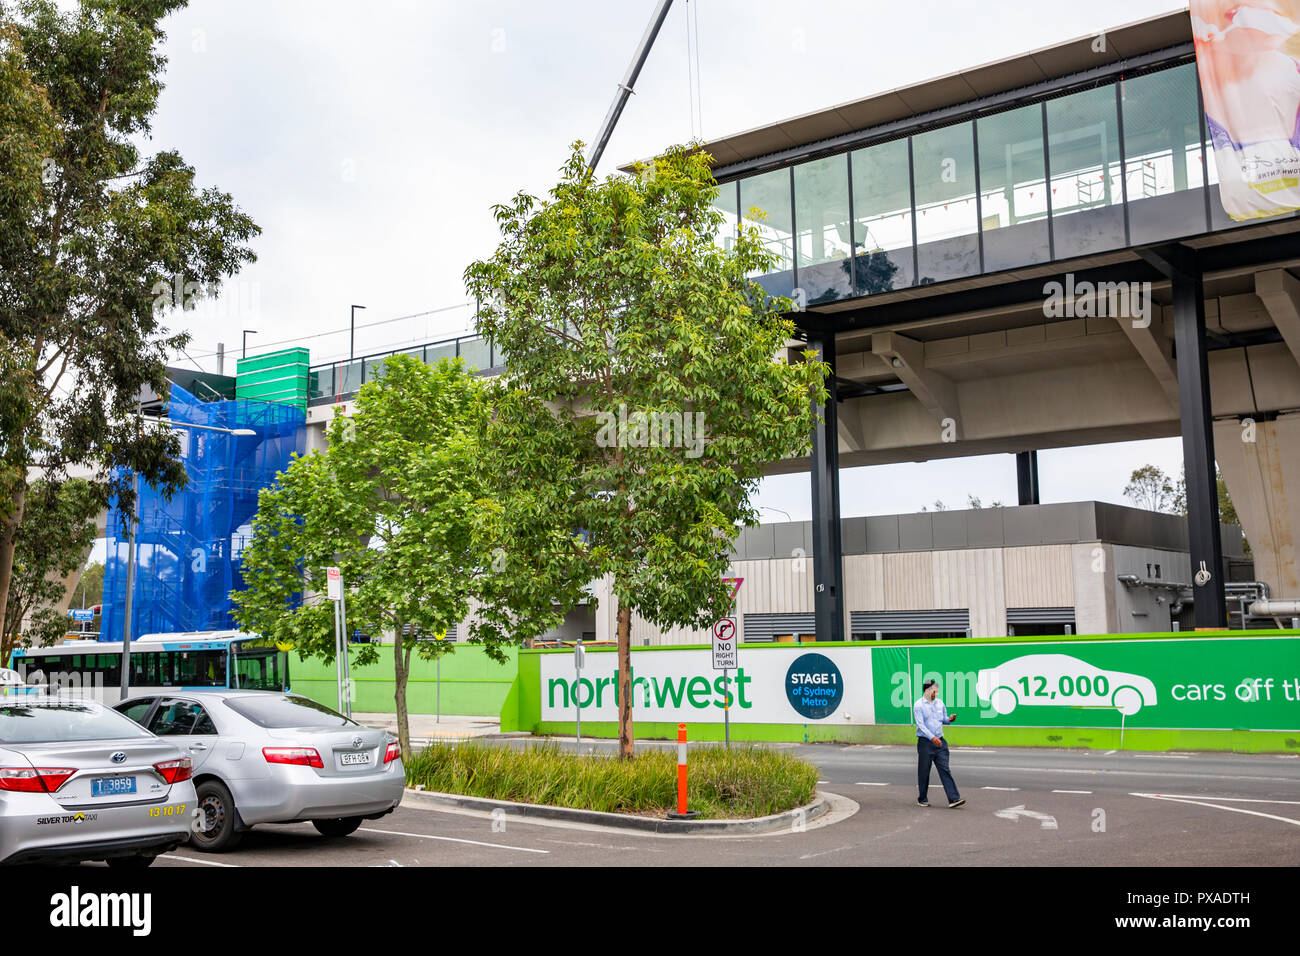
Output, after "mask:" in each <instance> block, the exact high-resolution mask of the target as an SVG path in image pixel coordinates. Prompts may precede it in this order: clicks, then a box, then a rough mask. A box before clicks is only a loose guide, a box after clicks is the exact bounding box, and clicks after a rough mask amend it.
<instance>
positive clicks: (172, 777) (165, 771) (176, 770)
mask: <svg viewBox="0 0 1300 956" xmlns="http://www.w3.org/2000/svg"><path fill="white" fill-rule="evenodd" d="M153 768H154V769H155V770H157V771H158V773H159V775H160V776H161V777H162V778H163V779H164V780H166V781H167V782H168V783H180V782H181V781H182V780H188V779H190V777H191V776H193V774H194V765H193V764H191V763H190V758H189V757H181V758H180V759H179V760H164V761H163V762H162V763H156V764H154V765H153Z"/></svg>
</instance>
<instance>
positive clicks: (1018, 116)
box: [977, 104, 1051, 272]
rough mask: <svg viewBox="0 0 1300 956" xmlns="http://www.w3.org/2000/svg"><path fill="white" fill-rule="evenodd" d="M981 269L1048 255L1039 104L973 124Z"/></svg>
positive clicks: (1024, 262) (1009, 265)
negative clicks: (981, 237)
mask: <svg viewBox="0 0 1300 956" xmlns="http://www.w3.org/2000/svg"><path fill="white" fill-rule="evenodd" d="M977 130H978V132H979V154H980V155H979V160H980V201H981V207H980V215H981V217H982V220H983V223H982V224H983V231H984V271H985V272H997V271H998V270H1000V269H1011V268H1014V267H1015V266H1023V265H1028V264H1030V263H1033V262H1046V261H1047V259H1048V258H1049V257H1050V255H1051V253H1050V249H1049V245H1048V239H1047V174H1046V157H1045V155H1044V153H1043V108H1042V106H1040V105H1038V104H1034V105H1033V106H1024V107H1021V108H1020V109H1017V110H1008V111H1007V112H1005V113H997V114H995V115H993V116H986V117H983V118H982V119H980V120H979V121H978V122H977Z"/></svg>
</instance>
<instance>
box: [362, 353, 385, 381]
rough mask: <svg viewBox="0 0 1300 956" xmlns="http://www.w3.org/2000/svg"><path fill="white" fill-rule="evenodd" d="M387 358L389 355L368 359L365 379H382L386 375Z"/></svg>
mask: <svg viewBox="0 0 1300 956" xmlns="http://www.w3.org/2000/svg"><path fill="white" fill-rule="evenodd" d="M385 358H387V356H381V357H380V358H372V359H366V372H365V381H367V382H373V381H375V380H376V379H381V378H383V377H384V359H385Z"/></svg>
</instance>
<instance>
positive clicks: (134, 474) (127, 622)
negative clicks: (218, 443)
mask: <svg viewBox="0 0 1300 956" xmlns="http://www.w3.org/2000/svg"><path fill="white" fill-rule="evenodd" d="M136 416H137V417H138V418H144V417H145V416H143V415H141V414H140V413H139V412H138V411H137V412H136ZM149 421H154V419H149ZM157 423H158V424H159V425H165V426H166V427H168V428H197V429H200V430H202V431H209V432H223V433H225V434H227V435H233V436H234V437H236V438H248V437H256V436H257V432H255V431H253V430H252V429H251V428H219V427H217V426H216V425H196V424H193V423H191V422H174V421H171V420H170V419H166V418H160V419H157ZM131 491H132V499H133V501H132V507H131V524H130V532H129V535H128V537H127V547H126V606H125V607H124V609H123V610H124V614H123V617H124V620H123V621H122V675H121V681H120V682H119V683H120V686H121V693H122V699H123V700H125V699H126V691H127V685H129V684H130V683H131V624H132V621H131V614H132V611H133V609H134V603H135V533H136V528H137V526H138V525H139V524H140V473H139V472H138V471H136V470H135V469H132V470H131Z"/></svg>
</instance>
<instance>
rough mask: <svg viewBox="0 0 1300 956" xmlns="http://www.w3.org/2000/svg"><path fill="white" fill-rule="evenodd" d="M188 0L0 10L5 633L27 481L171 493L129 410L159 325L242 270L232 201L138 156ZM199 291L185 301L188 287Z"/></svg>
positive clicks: (171, 164)
mask: <svg viewBox="0 0 1300 956" xmlns="http://www.w3.org/2000/svg"><path fill="white" fill-rule="evenodd" d="M181 6H183V0H80V3H79V4H78V5H77V7H76V8H75V9H74V10H70V11H67V12H64V11H62V10H61V9H60V8H59V6H57V5H56V4H55V3H54V2H53V0H19V2H16V3H6V2H4V0H0V620H3V619H7V618H8V613H7V610H6V605H7V603H8V601H9V600H10V599H11V585H12V577H13V569H14V560H15V552H16V548H17V547H18V544H19V541H20V538H21V536H22V535H24V534H26V533H27V529H28V525H29V521H30V518H29V516H28V507H27V505H28V498H29V482H30V481H31V476H33V475H37V476H43V477H44V478H46V479H48V480H49V481H51V482H52V483H53V484H56V485H57V484H59V483H60V482H61V480H62V478H63V477H64V476H65V475H66V474H67V471H68V468H69V467H70V466H77V468H78V473H79V474H86V473H88V474H89V475H90V477H91V484H92V487H94V488H95V489H96V491H97V493H98V495H99V498H100V504H101V506H102V505H105V504H107V502H108V501H109V500H110V498H111V497H112V496H114V495H116V496H117V497H118V499H119V500H120V502H121V503H122V507H123V511H124V512H126V513H129V511H130V509H131V505H132V498H133V490H132V483H131V479H130V476H129V475H128V474H126V473H125V472H123V471H121V470H120V469H121V468H122V467H123V466H125V467H127V468H130V469H133V470H134V471H135V472H137V473H138V474H139V475H140V476H141V477H142V478H143V479H144V480H145V481H146V482H148V483H150V484H152V485H154V486H155V487H157V488H159V489H161V490H162V491H163V492H164V493H165V494H166V493H169V492H171V491H174V490H175V489H177V488H179V487H181V486H182V484H183V483H184V481H185V472H184V469H183V467H182V466H181V464H180V462H179V461H178V460H177V455H178V453H179V449H180V445H179V440H178V439H177V438H176V437H175V436H172V435H170V434H168V433H167V431H166V430H165V429H157V428H149V427H145V426H143V425H142V424H141V422H140V421H139V420H138V419H137V418H135V417H134V415H133V414H132V413H133V412H134V411H135V409H136V399H137V396H138V394H139V392H140V389H141V387H142V386H144V385H149V386H151V387H152V388H153V389H155V390H157V391H159V392H165V390H166V387H167V382H166V378H165V367H166V360H167V356H168V354H169V352H170V350H172V349H175V348H178V347H180V346H183V345H184V344H185V341H186V338H187V336H185V335H169V334H168V333H167V331H166V329H165V328H164V327H163V325H162V322H161V319H162V317H163V316H164V315H165V313H166V312H167V310H168V308H169V307H175V306H181V305H184V304H191V305H192V302H190V303H185V302H178V301H175V300H174V298H173V297H172V294H171V290H173V289H175V288H176V286H177V282H176V279H177V277H180V280H181V281H180V288H181V289H182V290H186V295H191V294H194V295H197V294H200V293H207V292H214V291H215V290H216V289H217V288H218V285H219V283H220V282H221V281H222V280H223V279H224V278H226V277H228V276H230V275H232V274H233V273H234V272H235V271H237V270H238V269H239V267H240V266H241V265H242V264H243V263H245V262H248V261H250V260H252V259H253V253H252V251H251V250H250V248H249V247H248V242H249V240H250V239H251V238H252V237H253V236H255V235H256V234H257V233H258V231H259V230H258V228H257V226H256V225H255V224H254V223H253V221H252V220H251V219H250V218H249V217H248V216H246V215H244V214H243V213H241V212H240V211H239V210H238V209H237V208H236V207H235V205H234V203H233V201H232V200H231V197H230V196H228V195H226V194H224V193H221V192H218V191H217V190H215V189H210V188H209V189H200V188H198V187H197V186H196V184H195V171H194V169H193V168H191V167H190V166H187V165H186V164H185V162H184V161H183V160H182V158H181V157H180V155H179V154H178V153H176V152H173V151H164V152H160V153H157V154H155V155H152V156H146V155H143V154H142V152H141V149H140V148H139V146H138V145H137V143H138V142H139V141H140V139H141V138H142V137H144V136H147V134H148V133H149V124H150V119H151V117H152V114H153V112H154V110H155V108H156V106H157V102H158V94H159V91H160V90H161V89H162V83H161V80H160V77H161V74H162V70H163V67H164V65H165V59H164V58H163V57H162V56H161V55H160V54H159V53H158V47H159V45H160V44H161V42H162V40H163V39H164V37H163V34H162V32H161V31H160V30H159V21H160V20H161V19H162V18H163V17H164V16H166V15H167V14H168V13H170V12H171V11H173V10H175V9H177V8H179V7H181ZM195 290H198V291H195Z"/></svg>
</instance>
